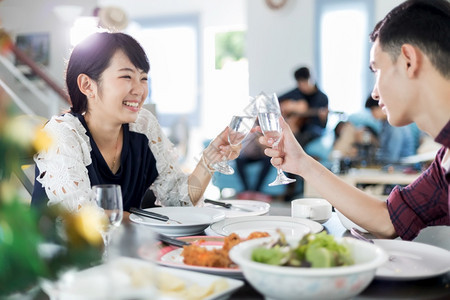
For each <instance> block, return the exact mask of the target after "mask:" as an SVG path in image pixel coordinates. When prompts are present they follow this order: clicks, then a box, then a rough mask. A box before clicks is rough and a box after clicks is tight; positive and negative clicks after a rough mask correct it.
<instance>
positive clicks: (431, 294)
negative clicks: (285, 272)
mask: <svg viewBox="0 0 450 300" xmlns="http://www.w3.org/2000/svg"><path fill="white" fill-rule="evenodd" d="M290 213H291V210H290V207H289V206H286V205H284V206H275V205H273V206H272V207H271V209H270V212H269V214H270V215H275V216H290ZM322 225H323V226H324V228H325V230H326V231H327V232H328V233H329V234H332V235H333V236H335V237H342V236H350V232H349V231H348V230H347V229H345V227H344V226H342V224H341V222H340V221H339V218H338V217H337V215H336V213H334V212H333V215H332V217H331V219H330V220H328V221H327V222H326V223H324V224H322ZM429 232H433V234H429V233H428V234H427V235H426V236H425V235H424V236H425V237H424V238H422V239H419V241H420V242H424V243H427V244H431V245H438V246H440V247H443V248H445V249H447V250H450V231H449V227H440V228H436V230H434V231H429ZM444 236H445V238H443V239H442V237H444ZM420 237H421V235H419V238H420ZM442 240H444V241H445V242H443V241H442ZM415 241H417V239H416V240H415ZM231 299H264V297H263V296H262V295H261V294H260V293H258V292H257V291H256V290H255V289H254V288H253V287H252V286H251V285H250V284H248V283H247V282H246V283H245V285H244V286H243V287H242V288H241V289H239V290H238V291H236V292H235V293H234V294H233V295H232V296H231ZM352 299H450V272H448V273H447V274H444V275H441V276H436V277H433V278H429V279H424V280H412V281H388V280H377V279H374V280H373V281H372V283H371V284H370V285H369V286H368V287H367V288H366V289H365V290H364V291H363V292H362V293H361V294H359V295H358V296H356V297H354V298H352Z"/></svg>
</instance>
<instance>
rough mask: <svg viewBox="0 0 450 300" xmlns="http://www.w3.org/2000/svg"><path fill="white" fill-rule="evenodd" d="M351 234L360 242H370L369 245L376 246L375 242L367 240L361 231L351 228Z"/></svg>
mask: <svg viewBox="0 0 450 300" xmlns="http://www.w3.org/2000/svg"><path fill="white" fill-rule="evenodd" d="M350 233H351V234H352V235H353V236H354V237H355V238H357V239H358V240H362V241H366V242H369V243H372V244H374V242H373V240H372V239H368V238H366V237H365V236H364V235H363V233H362V232H361V231H359V230H358V229H357V228H355V227H352V228H350Z"/></svg>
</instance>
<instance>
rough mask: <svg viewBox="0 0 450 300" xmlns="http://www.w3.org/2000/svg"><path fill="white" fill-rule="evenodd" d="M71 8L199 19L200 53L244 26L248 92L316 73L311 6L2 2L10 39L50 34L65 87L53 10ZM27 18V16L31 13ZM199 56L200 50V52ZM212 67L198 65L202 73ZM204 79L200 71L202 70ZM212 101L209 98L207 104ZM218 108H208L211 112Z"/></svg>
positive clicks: (149, 0) (60, 33) (63, 30)
mask: <svg viewBox="0 0 450 300" xmlns="http://www.w3.org/2000/svg"><path fill="white" fill-rule="evenodd" d="M401 2H403V1H402V0H375V11H374V15H375V17H374V19H375V20H376V21H378V20H379V19H381V18H382V17H383V16H384V15H385V14H386V13H387V12H388V11H389V10H390V9H391V8H392V7H394V6H395V5H397V4H399V3H401ZM61 4H76V5H81V6H82V7H83V12H82V14H83V15H92V12H93V9H94V8H95V7H96V5H97V4H98V5H102V6H103V5H117V6H121V7H123V8H124V9H125V10H126V11H127V13H128V15H129V16H130V18H142V17H144V16H147V17H152V16H161V15H166V16H171V15H177V14H185V13H195V14H198V15H199V16H200V23H201V24H200V26H201V34H202V37H201V41H202V43H203V44H202V47H203V49H204V48H205V43H211V38H210V37H208V34H207V32H208V30H210V29H211V28H220V27H224V26H228V27H230V26H237V27H241V28H242V27H245V26H247V30H248V34H247V45H246V46H247V57H248V59H249V92H250V94H251V95H255V94H257V93H259V92H260V91H261V90H264V91H267V92H271V91H274V92H279V93H280V92H283V91H285V90H287V89H289V88H292V86H293V85H294V80H293V78H292V73H293V71H294V70H295V69H296V68H297V67H298V66H300V65H308V66H310V67H312V69H313V70H314V69H315V66H314V60H315V55H316V53H315V50H314V45H315V43H314V36H315V28H314V11H315V1H314V0H290V1H288V4H287V5H286V6H285V7H283V8H282V9H280V10H270V9H269V8H268V7H267V5H266V4H265V1H263V0H247V1H244V0H226V1H225V0H145V1H144V0H126V1H124V0H98V1H94V0H59V1H54V0H3V1H2V2H0V20H1V21H2V25H3V26H4V27H5V28H6V29H7V30H8V31H9V32H10V33H11V34H12V35H13V36H14V35H15V34H18V33H31V32H50V34H51V61H50V66H49V72H50V74H51V76H52V77H53V78H54V79H55V80H56V81H57V82H60V83H61V85H63V83H64V69H65V61H66V59H67V58H68V56H69V49H70V43H69V34H68V28H69V27H70V22H69V20H67V21H68V22H61V20H59V19H58V18H57V17H56V15H55V14H54V13H53V12H52V9H53V7H54V6H55V5H61ZM30 12H32V13H30ZM203 51H204V50H203ZM210 64H211V62H208V61H202V68H208V67H209V66H210ZM203 73H205V70H203ZM202 79H203V80H202V82H201V83H200V86H199V89H201V91H199V93H201V94H202V95H204V96H208V95H207V94H205V86H207V85H208V78H202ZM208 99H210V101H213V100H214V99H213V98H208ZM221 105H225V104H223V103H219V104H214V105H213V104H211V102H208V105H206V106H205V107H207V109H208V110H209V109H213V106H216V107H217V106H219V109H220V108H221V107H220V106H221Z"/></svg>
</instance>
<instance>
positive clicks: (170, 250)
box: [143, 236, 244, 279]
mask: <svg viewBox="0 0 450 300" xmlns="http://www.w3.org/2000/svg"><path fill="white" fill-rule="evenodd" d="M178 239H179V240H183V241H186V242H190V243H193V242H196V241H198V240H204V242H202V244H201V245H202V246H203V247H205V248H206V249H208V250H211V249H220V248H222V246H223V243H224V237H223V236H189V237H179V238H178ZM181 252H183V248H179V247H174V246H166V245H164V244H162V243H160V244H158V255H157V258H156V263H158V264H160V265H163V266H167V267H174V268H180V269H185V270H191V271H198V272H203V273H208V274H214V275H220V276H226V277H232V278H238V279H243V278H244V275H243V274H242V272H241V270H240V269H239V268H238V267H237V266H236V268H213V267H202V266H191V265H186V264H185V263H184V262H183V256H181ZM144 253H145V252H144ZM143 258H145V259H148V258H147V257H143Z"/></svg>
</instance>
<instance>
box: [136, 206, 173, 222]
mask: <svg viewBox="0 0 450 300" xmlns="http://www.w3.org/2000/svg"><path fill="white" fill-rule="evenodd" d="M130 212H131V213H134V214H136V215H139V216H143V217H148V218H152V219H156V220H159V221H164V222H168V221H173V222H176V223H177V224H181V222H179V221H176V220H172V219H170V218H169V217H168V216H165V215H161V214H158V213H155V212H150V211H146V210H143V209H141V208H137V207H131V208H130Z"/></svg>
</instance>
